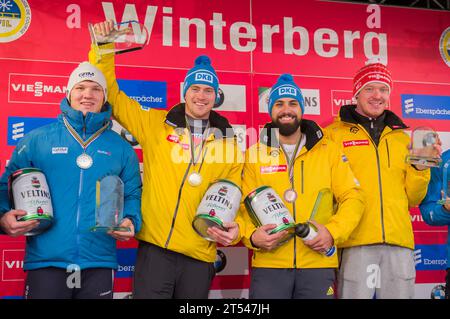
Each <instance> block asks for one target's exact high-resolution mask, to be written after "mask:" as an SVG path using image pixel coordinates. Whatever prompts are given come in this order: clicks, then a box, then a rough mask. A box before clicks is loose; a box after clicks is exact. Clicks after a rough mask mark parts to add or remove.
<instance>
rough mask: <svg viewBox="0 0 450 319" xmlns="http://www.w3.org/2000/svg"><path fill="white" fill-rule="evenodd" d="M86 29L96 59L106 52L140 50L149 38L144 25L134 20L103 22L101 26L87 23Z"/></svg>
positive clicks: (116, 52)
mask: <svg viewBox="0 0 450 319" xmlns="http://www.w3.org/2000/svg"><path fill="white" fill-rule="evenodd" d="M88 29H89V33H90V35H91V42H92V44H93V45H94V47H95V52H96V54H97V60H98V61H99V60H100V59H101V57H102V56H104V55H107V54H122V53H126V52H131V51H136V50H140V49H142V48H143V47H144V46H146V45H147V44H148V42H149V40H150V36H149V33H148V30H147V28H146V27H145V25H143V24H140V23H139V22H137V21H134V20H131V21H125V22H122V23H115V24H112V22H104V23H103V26H102V28H100V27H99V26H98V24H96V25H93V24H91V23H89V24H88Z"/></svg>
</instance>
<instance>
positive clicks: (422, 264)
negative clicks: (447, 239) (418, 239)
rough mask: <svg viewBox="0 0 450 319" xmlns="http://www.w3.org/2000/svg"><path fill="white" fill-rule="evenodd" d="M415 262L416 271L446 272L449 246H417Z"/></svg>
mask: <svg viewBox="0 0 450 319" xmlns="http://www.w3.org/2000/svg"><path fill="white" fill-rule="evenodd" d="M414 261H415V263H416V270H445V269H446V268H447V245H416V246H415V250H414Z"/></svg>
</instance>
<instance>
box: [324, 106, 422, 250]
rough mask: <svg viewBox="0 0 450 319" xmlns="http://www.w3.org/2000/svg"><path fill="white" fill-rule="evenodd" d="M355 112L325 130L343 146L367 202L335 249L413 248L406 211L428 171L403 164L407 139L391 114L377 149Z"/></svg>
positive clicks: (418, 195) (345, 111) (417, 200)
mask: <svg viewBox="0 0 450 319" xmlns="http://www.w3.org/2000/svg"><path fill="white" fill-rule="evenodd" d="M354 108H355V106H343V107H342V108H341V111H340V116H339V117H338V118H336V119H335V121H334V123H332V124H331V125H329V126H328V127H327V128H326V130H325V132H326V134H327V135H328V136H329V137H330V138H331V139H332V140H334V141H335V142H336V143H338V144H340V145H342V146H343V149H344V153H345V155H346V156H347V158H348V160H349V162H350V166H351V167H352V170H353V173H354V174H355V176H356V178H357V179H358V180H359V182H360V183H361V187H362V189H363V190H364V193H365V196H366V201H367V203H366V207H365V210H364V214H363V216H362V219H361V222H360V223H359V225H358V226H357V227H356V229H355V230H354V231H353V233H352V234H351V235H350V237H349V238H348V240H346V241H345V242H343V243H341V245H340V247H352V246H359V245H370V244H392V245H397V246H402V247H407V248H410V249H414V236H413V230H412V225H411V217H410V214H409V208H410V207H414V206H416V205H418V204H419V203H420V202H421V201H422V199H423V198H424V197H425V195H426V192H427V185H428V182H429V179H430V170H429V169H426V170H424V171H419V170H416V169H415V168H414V167H412V166H411V165H410V164H408V163H406V156H407V154H408V152H409V151H408V144H409V143H410V138H409V136H408V135H407V134H406V133H405V132H404V129H405V128H407V126H406V125H405V124H404V123H403V122H402V121H401V120H400V118H398V117H397V116H396V115H395V114H394V113H392V112H391V111H388V110H386V111H385V112H386V118H385V123H386V124H387V125H386V127H385V128H384V130H383V132H382V134H381V137H380V141H379V144H378V147H377V146H376V145H375V144H374V142H373V140H372V139H371V137H370V135H369V134H368V133H367V131H366V130H365V129H364V127H363V126H362V125H361V124H358V123H357V121H356V120H355V119H354V118H353V116H352V115H351V112H352V109H353V110H354Z"/></svg>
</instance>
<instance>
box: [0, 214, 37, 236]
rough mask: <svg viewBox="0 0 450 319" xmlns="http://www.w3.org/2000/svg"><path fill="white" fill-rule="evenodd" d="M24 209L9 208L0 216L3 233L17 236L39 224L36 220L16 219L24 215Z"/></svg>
mask: <svg viewBox="0 0 450 319" xmlns="http://www.w3.org/2000/svg"><path fill="white" fill-rule="evenodd" d="M26 214H27V212H26V211H23V210H10V211H9V212H7V213H5V214H4V215H3V216H2V217H1V218H0V227H1V228H2V229H3V231H4V232H5V233H7V234H8V235H10V236H12V237H18V236H22V235H24V234H26V233H27V232H29V231H30V230H32V229H34V228H35V227H37V226H39V221H38V220H27V221H18V220H17V219H18V218H20V217H22V216H25V215H26Z"/></svg>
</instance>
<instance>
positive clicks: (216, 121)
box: [165, 103, 234, 138]
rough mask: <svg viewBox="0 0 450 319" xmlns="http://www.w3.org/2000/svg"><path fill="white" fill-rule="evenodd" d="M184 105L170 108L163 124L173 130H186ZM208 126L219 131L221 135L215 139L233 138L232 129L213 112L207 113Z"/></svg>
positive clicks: (223, 119)
mask: <svg viewBox="0 0 450 319" xmlns="http://www.w3.org/2000/svg"><path fill="white" fill-rule="evenodd" d="M185 107H186V106H185V103H179V104H177V105H175V106H174V107H172V109H170V111H169V112H168V113H167V115H166V120H165V123H166V124H168V125H170V126H173V127H175V128H177V127H180V128H186V111H185ZM209 125H210V127H211V129H215V130H219V131H220V133H221V134H215V136H216V137H219V136H220V137H224V138H225V137H234V131H233V127H232V126H231V125H230V123H229V122H228V120H227V119H226V118H225V117H223V116H221V115H220V114H219V113H217V112H215V111H211V112H210V113H209Z"/></svg>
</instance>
